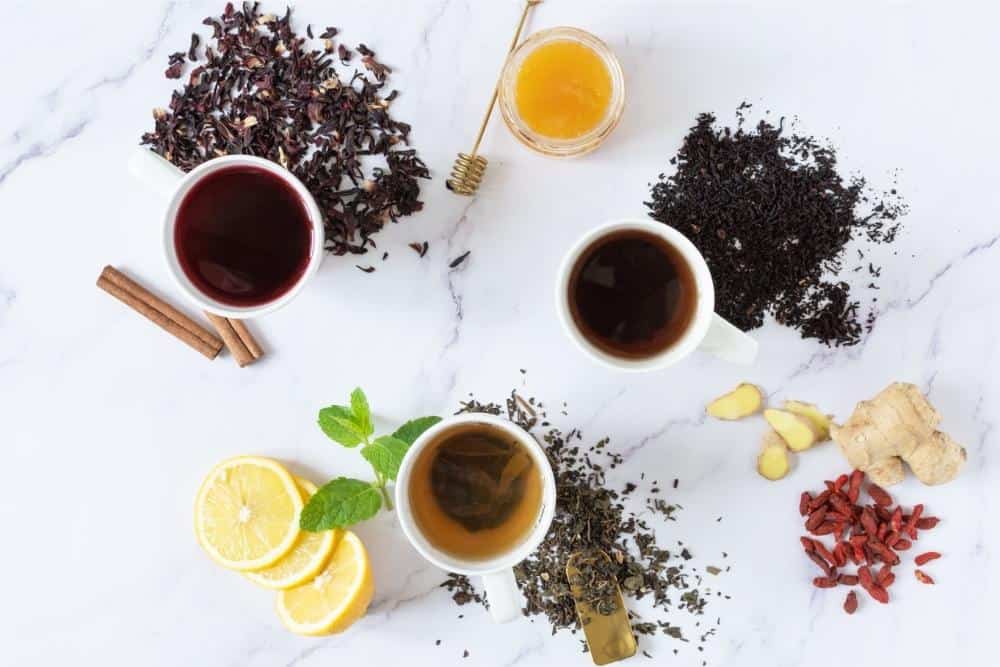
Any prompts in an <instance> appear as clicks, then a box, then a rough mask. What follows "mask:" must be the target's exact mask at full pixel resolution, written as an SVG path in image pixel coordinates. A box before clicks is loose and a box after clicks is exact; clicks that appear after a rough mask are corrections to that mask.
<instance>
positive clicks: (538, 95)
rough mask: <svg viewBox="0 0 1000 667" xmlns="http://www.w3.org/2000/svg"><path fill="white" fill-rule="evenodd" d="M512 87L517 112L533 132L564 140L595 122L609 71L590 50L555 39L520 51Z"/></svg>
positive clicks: (603, 106)
mask: <svg viewBox="0 0 1000 667" xmlns="http://www.w3.org/2000/svg"><path fill="white" fill-rule="evenodd" d="M514 92H515V103H516V105H517V112H518V115H519V116H520V118H521V120H522V121H523V122H524V123H525V124H526V125H527V126H528V127H529V128H531V130H532V131H533V132H536V133H537V134H539V135H542V136H544V137H548V138H551V139H562V140H570V139H577V138H580V137H582V136H585V135H586V134H587V133H589V132H591V131H593V130H594V129H595V128H597V127H598V126H599V125H600V124H601V122H602V121H603V120H604V118H605V116H606V114H607V112H608V107H609V106H610V104H611V98H612V92H613V89H612V80H611V73H610V72H609V71H608V68H607V66H606V65H605V63H604V60H603V59H602V58H601V56H600V55H599V54H598V53H597V52H596V51H594V50H593V49H592V48H590V47H589V46H587V45H586V44H582V43H580V42H578V41H575V40H571V39H558V40H554V41H549V42H546V43H544V44H540V45H539V46H538V47H537V48H535V49H534V50H533V51H532V52H531V53H529V54H528V55H527V56H525V58H524V60H523V62H522V63H521V67H520V69H519V70H518V72H517V79H516V83H515V91H514Z"/></svg>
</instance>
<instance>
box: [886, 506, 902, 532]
mask: <svg viewBox="0 0 1000 667" xmlns="http://www.w3.org/2000/svg"><path fill="white" fill-rule="evenodd" d="M889 524H890V525H891V526H892V529H893V530H894V531H896V532H897V533H898V532H899V531H900V530H902V528H903V508H902V507H897V508H896V509H895V510H894V511H893V513H892V516H891V517H890V518H889Z"/></svg>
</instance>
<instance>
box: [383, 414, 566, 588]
mask: <svg viewBox="0 0 1000 667" xmlns="http://www.w3.org/2000/svg"><path fill="white" fill-rule="evenodd" d="M461 424H489V425H491V426H495V427H497V428H499V429H501V430H503V431H505V432H506V433H508V434H510V435H512V436H513V437H515V438H517V440H518V442H520V443H521V444H523V445H524V446H525V447H526V448H527V449H528V451H529V452H530V453H531V456H532V458H533V459H534V462H535V465H537V466H538V468H539V470H540V472H541V475H542V506H541V510H540V511H539V513H538V518H537V519H536V521H535V527H534V528H533V529H532V531H531V534H530V535H528V537H526V538H525V539H524V540H523V541H522V542H521V543H520V544H519V545H518V546H517V547H515V548H514V549H512V550H510V551H508V552H507V553H505V554H502V555H500V556H497V557H496V558H491V559H488V560H482V561H479V560H466V559H462V558H456V557H455V556H451V555H449V554H446V553H444V552H442V551H441V550H440V549H437V548H436V547H434V546H433V545H432V544H431V543H430V542H429V541H428V540H427V538H425V537H424V535H423V533H422V532H421V531H420V529H419V528H418V527H417V525H416V521H415V520H414V518H413V512H412V510H411V509H410V494H409V493H408V487H409V482H410V475H411V473H412V471H413V465H414V462H415V461H416V459H417V457H418V456H419V454H420V452H421V451H422V450H423V449H424V447H426V446H427V445H428V444H430V443H432V442H433V441H434V440H435V439H436V438H437V437H438V436H439V435H441V434H442V433H444V432H446V431H449V430H451V429H453V428H455V427H456V426H458V425H461ZM395 497H396V513H397V515H398V517H399V524H400V526H401V527H402V529H403V534H404V535H406V539H407V540H409V542H410V544H412V545H413V548H415V549H416V550H417V552H419V553H420V555H421V556H423V557H424V558H425V559H427V560H428V561H430V562H431V563H432V564H433V565H436V566H437V567H439V568H441V569H442V570H445V571H447V572H455V573H457V574H464V575H467V576H482V575H486V574H492V573H494V572H500V571H502V570H506V569H509V568H511V567H513V566H515V565H517V564H518V563H520V562H521V561H523V560H524V559H525V558H527V557H528V556H529V555H531V552H533V551H534V550H535V549H536V548H538V545H539V544H540V543H541V542H542V540H543V539H545V535H546V533H548V531H549V526H551V525H552V519H553V517H554V516H555V509H556V482H555V474H554V473H553V472H552V465H551V464H550V463H549V459H548V456H546V454H545V450H544V449H543V448H542V446H541V444H539V443H538V441H537V440H535V438H534V436H532V435H531V434H530V433H528V432H527V431H525V430H524V429H522V428H521V427H520V426H518V425H517V424H515V423H513V422H512V421H510V420H509V419H504V418H503V417H498V416H496V415H490V414H484V413H468V414H462V415H456V416H453V417H447V418H445V419H442V420H441V421H440V422H438V423H437V424H435V425H434V426H432V427H431V428H429V429H427V430H426V431H424V432H423V433H422V434H421V435H420V437H419V438H417V440H416V442H414V443H413V444H412V445H411V446H410V449H409V450H408V451H407V452H406V456H404V457H403V462H402V463H401V464H400V466H399V473H398V474H397V475H396V489H395Z"/></svg>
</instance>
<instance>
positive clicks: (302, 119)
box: [141, 2, 430, 255]
mask: <svg viewBox="0 0 1000 667" xmlns="http://www.w3.org/2000/svg"><path fill="white" fill-rule="evenodd" d="M204 24H205V25H207V26H209V27H211V29H212V31H213V34H212V39H211V40H209V41H208V42H207V43H206V44H205V47H204V51H203V58H204V60H203V62H202V61H199V60H198V51H199V47H200V43H201V40H200V39H199V38H198V36H197V35H192V38H191V43H190V46H189V48H188V51H187V52H186V53H185V52H180V51H179V52H177V53H174V54H171V56H170V58H169V60H168V68H167V71H166V73H165V74H166V76H167V78H171V79H179V78H181V76H182V70H183V65H184V62H185V59H187V60H190V61H192V62H196V63H198V64H197V65H196V66H195V67H194V68H193V69H191V71H190V73H189V74H188V78H187V83H185V84H184V87H183V88H182V89H180V90H176V91H174V93H173V96H172V97H171V100H170V105H169V107H168V108H167V109H156V110H154V112H153V116H154V119H155V121H156V126H155V129H154V130H153V131H152V132H147V133H146V134H144V135H143V136H142V142H141V143H142V144H144V145H148V146H150V147H151V149H152V150H153V151H154V152H156V153H158V154H159V155H162V156H163V157H165V158H166V159H167V160H169V161H170V162H172V163H173V164H175V165H176V166H178V167H179V168H181V169H182V170H184V171H189V170H191V169H193V168H194V167H196V166H198V165H199V164H201V163H202V162H205V161H206V160H210V159H212V158H214V157H218V156H222V155H256V156H258V157H263V158H267V159H269V160H273V161H275V162H278V163H280V164H281V165H283V166H284V167H286V168H287V169H289V170H291V171H292V172H293V173H294V174H295V175H296V176H297V177H298V178H299V179H300V180H301V181H302V182H303V183H304V184H305V186H306V187H307V188H308V189H309V191H310V192H311V193H312V195H313V197H314V198H315V199H316V203H317V204H318V205H319V208H320V210H321V211H322V213H323V219H324V223H325V226H326V248H327V250H329V251H330V252H332V253H334V254H337V255H343V254H345V253H349V252H350V253H364V252H366V250H367V248H368V247H369V246H374V245H375V243H374V241H373V240H372V239H371V236H372V235H373V234H375V233H376V232H378V231H379V230H380V229H381V228H382V226H383V225H384V224H385V223H386V221H387V220H392V221H394V222H395V221H396V220H398V218H400V217H402V216H408V215H411V214H413V213H415V212H417V211H419V210H420V209H421V208H422V207H423V204H422V202H421V201H420V199H419V197H420V186H419V179H421V178H429V177H430V173H429V172H428V170H427V167H426V166H425V165H424V163H423V162H422V161H421V160H420V158H419V157H418V156H417V154H416V151H415V150H413V149H410V148H406V146H408V140H409V134H410V126H409V125H407V124H406V123H403V122H400V121H397V120H394V119H393V118H392V116H390V114H389V106H390V104H391V103H392V101H393V100H394V99H396V97H397V95H398V92H397V91H395V90H393V91H392V92H390V93H388V94H386V95H383V89H384V87H385V85H386V84H385V82H386V77H387V75H388V74H389V73H390V72H391V69H390V68H389V67H387V66H386V65H384V64H382V63H380V62H379V61H378V60H377V59H376V56H375V52H374V51H372V50H371V49H369V48H368V47H367V46H365V45H364V44H362V45H360V46H358V47H357V52H358V53H359V54H360V55H361V58H360V59H359V60H358V62H359V63H360V66H361V67H363V68H364V70H363V71H359V70H355V71H354V72H353V74H352V75H351V76H350V77H349V78H347V79H346V80H344V79H341V78H340V75H339V74H338V73H337V71H336V70H335V68H334V61H335V60H336V61H339V62H340V63H341V64H342V65H347V64H348V63H349V62H350V61H351V59H352V55H353V53H354V51H353V50H351V49H349V48H348V47H346V46H345V45H344V44H338V45H337V46H336V47H335V46H334V38H335V37H336V35H337V32H338V31H337V29H336V28H327V29H326V30H325V31H324V32H323V33H322V34H321V35H319V38H320V40H321V43H322V44H323V49H322V50H318V49H311V48H308V47H307V42H308V41H309V40H308V39H307V38H306V37H301V36H299V35H297V34H296V33H295V32H294V31H293V30H292V28H291V10H288V11H287V12H286V13H285V15H284V16H283V17H277V16H275V15H273V14H261V13H260V12H259V7H258V3H249V2H247V3H243V5H242V9H241V10H237V9H236V8H235V7H234V6H233V4H232V3H229V4H227V5H226V7H225V10H224V11H223V13H222V16H220V17H218V18H216V17H208V18H206V19H205V21H204ZM306 34H307V35H308V36H310V37H311V36H312V29H311V27H309V28H307V30H306Z"/></svg>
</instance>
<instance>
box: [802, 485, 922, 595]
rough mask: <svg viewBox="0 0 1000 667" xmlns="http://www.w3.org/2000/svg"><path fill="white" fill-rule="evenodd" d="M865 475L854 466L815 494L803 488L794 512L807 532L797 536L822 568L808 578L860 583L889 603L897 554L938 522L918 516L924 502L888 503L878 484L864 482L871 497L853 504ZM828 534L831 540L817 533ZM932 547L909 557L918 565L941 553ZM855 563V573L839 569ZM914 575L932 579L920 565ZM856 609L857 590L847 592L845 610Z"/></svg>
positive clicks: (829, 583) (826, 584) (828, 584)
mask: <svg viewBox="0 0 1000 667" xmlns="http://www.w3.org/2000/svg"><path fill="white" fill-rule="evenodd" d="M864 478H865V474H864V473H863V472H861V471H860V470H855V471H854V472H852V473H851V474H850V475H847V474H844V475H841V476H840V477H838V478H837V479H836V480H834V481H829V480H827V481H826V482H824V484H825V485H826V489H825V490H824V491H822V492H821V493H819V494H817V495H816V496H813V495H811V494H810V493H809V492H808V491H804V492H803V493H802V496H801V497H800V498H799V514H801V515H802V516H803V517H805V528H806V531H807V532H808V533H809V535H803V536H802V537H800V538H799V541H800V542H801V543H802V548H803V549H804V550H805V553H806V556H808V557H809V559H810V560H812V561H813V562H814V563H815V564H816V566H817V567H819V569H820V570H822V572H823V576H820V577H816V578H815V579H813V585H814V586H816V587H817V588H835V587H836V586H838V585H839V586H859V585H860V586H861V588H863V589H864V590H865V591H866V592H867V593H868V595H870V596H871V597H872V598H874V599H875V600H877V601H878V602H881V603H883V604H888V602H889V587H890V586H892V584H893V583H894V582H895V581H896V575H895V574H894V573H893V571H892V568H894V567H896V566H898V565H899V564H900V562H901V558H900V555H899V554H900V553H901V552H904V551H908V550H910V549H911V548H912V547H913V542H914V541H916V539H917V537H918V535H919V532H920V531H923V530H930V529H931V528H934V527H935V526H937V524H938V519H937V517H932V516H923V512H924V506H923V505H914V507H913V509H912V511H910V512H909V513H907V514H904V513H903V508H902V506H901V505H896V506H895V507H893V500H892V496H890V495H889V493H888V492H886V491H885V490H884V489H882V488H881V487H880V486H878V485H877V484H869V485H868V488H867V492H868V496H869V497H870V498H871V499H872V502H871V503H869V504H867V505H862V504H859V503H858V499H859V498H860V496H861V485H862V483H863V482H864ZM824 535H830V536H832V537H833V545H828V544H825V543H824V542H823V541H822V540H821V539H819V538H820V537H822V536H824ZM940 557H941V554H939V553H937V552H936V551H928V552H926V553H922V554H920V555H919V556H917V557H916V558H915V559H914V562H915V563H916V565H917V566H918V567H919V566H922V565H924V564H926V563H928V562H930V561H932V560H935V559H937V558H940ZM849 563H850V564H853V565H855V566H857V571H856V573H855V574H848V573H845V572H844V571H843V569H844V568H845V567H847V566H848V564H849ZM915 575H916V577H917V579H918V580H919V581H921V582H923V583H926V584H933V583H934V580H933V579H931V578H930V577H929V576H927V575H926V574H925V573H924V572H922V571H921V570H916V571H915ZM857 608H858V599H857V594H856V593H855V592H854V591H853V590H852V591H850V592H848V594H847V599H846V600H845V601H844V611H846V612H847V613H848V614H853V613H854V612H855V611H856V610H857Z"/></svg>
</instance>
